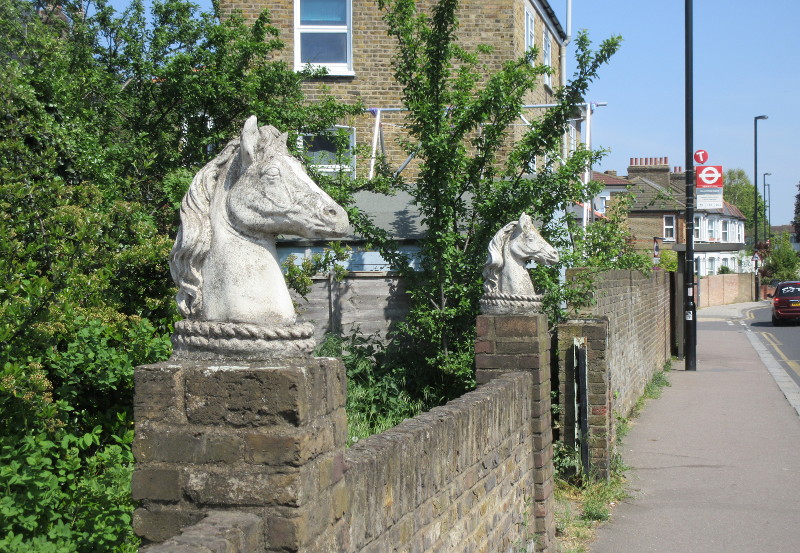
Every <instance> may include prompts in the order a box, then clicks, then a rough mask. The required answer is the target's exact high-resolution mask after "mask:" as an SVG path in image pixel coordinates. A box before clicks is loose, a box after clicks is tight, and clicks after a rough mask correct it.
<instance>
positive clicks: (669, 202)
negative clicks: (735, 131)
mask: <svg viewBox="0 0 800 553" xmlns="http://www.w3.org/2000/svg"><path fill="white" fill-rule="evenodd" d="M592 179H593V180H595V181H598V182H601V183H603V184H604V189H603V191H602V192H601V193H600V195H599V201H597V202H596V204H597V209H598V210H599V211H603V210H605V208H606V204H607V203H608V202H610V201H613V198H614V196H615V195H618V194H633V196H634V201H633V205H632V207H631V211H630V215H629V217H628V224H629V227H630V229H631V232H632V233H633V235H634V237H635V244H636V248H637V249H639V250H641V251H648V252H653V250H654V245H655V244H658V246H659V248H665V249H674V250H677V251H685V249H686V192H685V182H686V180H685V179H686V173H685V172H684V171H682V170H681V169H680V168H677V167H676V168H670V166H669V162H668V159H667V158H631V162H630V165H629V167H628V175H627V176H626V177H624V178H623V177H620V176H618V175H617V174H616V171H608V172H605V173H600V172H597V171H595V172H593V174H592ZM745 220H746V219H745V216H744V215H743V214H742V212H741V211H740V210H739V208H737V207H736V206H734V205H732V204H730V203H728V202H724V203H723V208H722V209H716V210H697V209H695V212H694V244H695V263H696V265H697V271H698V273H699V275H700V276H706V275H714V274H717V273H718V272H719V270H720V268H721V267H728V268H730V269H731V270H732V271H733V272H746V271H750V270H752V268H751V265H750V261H749V259H748V258H747V256H746V255H745V245H744V241H745V237H744V223H745Z"/></svg>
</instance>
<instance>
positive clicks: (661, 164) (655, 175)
mask: <svg viewBox="0 0 800 553" xmlns="http://www.w3.org/2000/svg"><path fill="white" fill-rule="evenodd" d="M630 161H631V164H630V166H629V167H628V178H629V179H632V178H635V177H642V178H645V179H647V180H650V181H652V182H654V183H656V184H658V185H659V186H663V187H665V188H666V187H668V186H669V180H670V179H669V175H670V167H669V158H668V157H640V158H635V157H632V158H630Z"/></svg>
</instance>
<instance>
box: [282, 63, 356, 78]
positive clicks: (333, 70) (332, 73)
mask: <svg viewBox="0 0 800 553" xmlns="http://www.w3.org/2000/svg"><path fill="white" fill-rule="evenodd" d="M308 68H311V69H327V70H328V72H327V73H326V74H325V75H323V76H322V78H323V79H324V78H325V77H355V76H356V72H355V71H353V70H352V69H340V68H337V67H328V66H326V65H311V64H306V65H300V66H295V68H294V70H295V71H302V70H304V69H308Z"/></svg>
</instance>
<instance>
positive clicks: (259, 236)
mask: <svg viewBox="0 0 800 553" xmlns="http://www.w3.org/2000/svg"><path fill="white" fill-rule="evenodd" d="M286 139H287V135H286V134H281V133H280V132H278V130H277V129H275V128H274V127H271V126H269V125H265V126H263V127H260V128H259V127H258V123H257V120H256V117H255V116H253V117H250V118H249V119H248V120H247V121H246V122H245V124H244V128H243V129H242V133H241V136H240V137H239V138H237V139H234V140H232V141H231V142H230V143H229V144H228V145H227V146H226V147H225V148H224V149H223V150H222V153H220V154H219V156H217V157H216V158H215V159H214V160H212V161H210V162H209V163H208V164H207V165H206V166H205V167H203V168H202V169H201V170H200V172H198V173H197V175H196V176H195V177H194V179H193V180H192V184H191V186H190V187H189V190H188V191H187V193H186V196H185V197H184V198H183V202H182V204H181V228H180V230H179V231H178V236H177V238H176V240H175V246H174V247H173V249H172V255H171V256H170V270H171V272H172V277H173V279H174V280H175V283H176V284H177V285H178V295H177V297H176V300H177V302H178V310H179V311H180V313H181V315H183V317H184V320H182V321H179V322H178V323H177V324H176V325H175V334H174V335H173V345H174V349H175V355H174V357H175V358H188V359H209V358H211V359H213V358H225V357H230V358H234V359H235V358H240V359H260V358H271V357H286V356H293V355H296V354H303V353H307V352H308V351H309V350H310V349H311V348H312V347H313V340H311V337H312V335H313V328H312V327H311V325H308V324H295V320H296V314H295V309H294V304H293V303H292V299H291V296H290V295H289V291H288V289H287V287H286V282H285V280H284V278H283V274H282V272H281V268H280V264H279V263H278V255H277V250H276V246H275V239H276V236H277V235H278V234H294V235H298V236H303V237H306V238H314V237H338V236H344V235H345V234H346V232H347V230H348V228H349V221H348V219H347V214H346V212H345V211H344V209H342V207H341V206H339V205H337V204H336V203H335V202H334V201H333V200H332V199H331V198H330V196H328V195H327V194H326V193H325V192H323V191H322V189H320V188H319V187H318V186H317V185H316V184H315V183H314V182H313V181H312V180H311V179H310V178H309V177H308V175H307V174H306V172H305V171H304V170H303V167H302V165H301V164H300V162H299V161H298V160H297V159H295V158H294V157H292V156H291V155H290V153H289V151H288V149H287V147H286Z"/></svg>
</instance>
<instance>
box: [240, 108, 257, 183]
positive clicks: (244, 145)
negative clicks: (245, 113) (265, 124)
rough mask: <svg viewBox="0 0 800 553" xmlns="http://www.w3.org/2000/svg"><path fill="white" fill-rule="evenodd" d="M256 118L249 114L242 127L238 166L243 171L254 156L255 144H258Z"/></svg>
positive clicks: (251, 162) (250, 163)
mask: <svg viewBox="0 0 800 553" xmlns="http://www.w3.org/2000/svg"><path fill="white" fill-rule="evenodd" d="M258 138H259V132H258V120H257V119H256V116H255V115H251V116H250V117H248V118H247V121H245V122H244V127H243V128H242V138H241V142H240V146H239V166H240V169H241V171H242V173H244V172H245V171H246V170H247V168H248V167H250V165H252V164H253V160H254V159H255V157H256V146H258Z"/></svg>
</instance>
